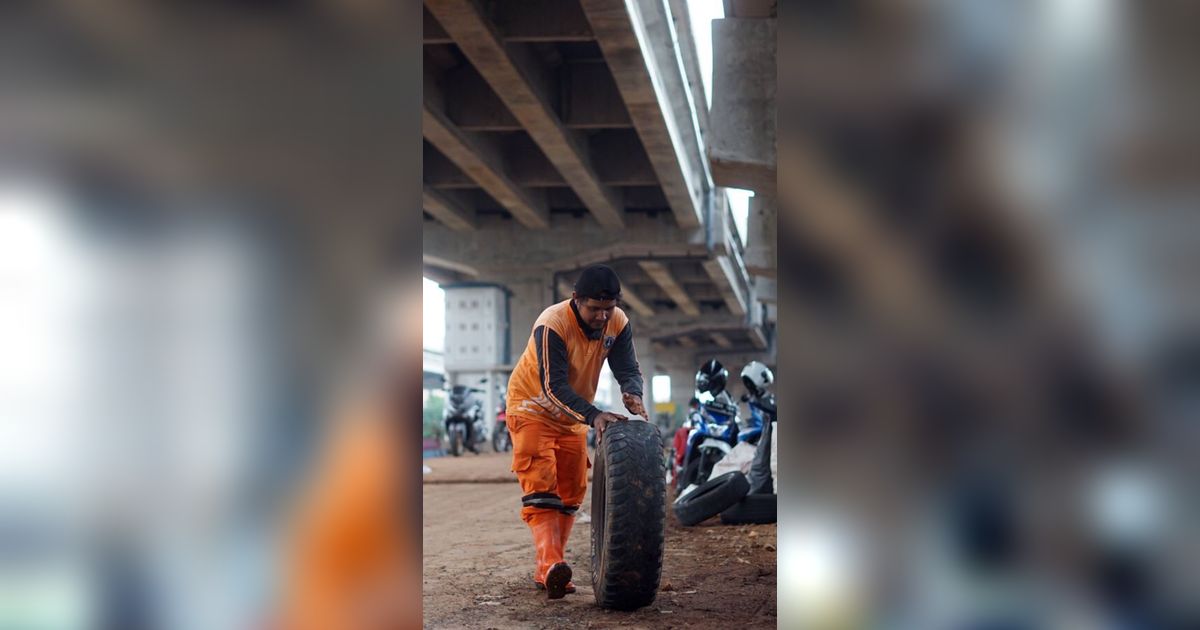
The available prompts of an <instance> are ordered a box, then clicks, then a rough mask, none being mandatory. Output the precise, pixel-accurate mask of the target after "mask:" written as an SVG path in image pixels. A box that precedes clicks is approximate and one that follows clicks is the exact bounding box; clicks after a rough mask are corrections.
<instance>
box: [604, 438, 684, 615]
mask: <svg viewBox="0 0 1200 630" xmlns="http://www.w3.org/2000/svg"><path fill="white" fill-rule="evenodd" d="M662 454H663V443H662V437H661V436H660V434H659V432H658V429H657V428H655V426H654V425H652V424H650V423H649V422H646V421H643V420H628V421H624V422H614V423H611V424H609V425H608V427H607V428H606V429H605V430H604V437H603V439H602V440H601V444H600V446H599V448H598V449H597V452H596V463H595V467H594V468H593V470H592V480H593V483H594V484H595V485H593V486H592V591H593V592H594V593H595V597H596V605H597V606H600V607H601V608H615V609H617V610H636V609H638V608H641V607H643V606H647V605H649V604H650V603H652V602H653V601H654V598H655V596H657V595H658V582H659V579H660V578H661V577H662V559H663V546H664V538H665V534H666V527H667V507H666V506H667V501H666V492H667V489H666V482H665V481H664V478H665V472H666V470H665V466H664V462H663V456H662Z"/></svg>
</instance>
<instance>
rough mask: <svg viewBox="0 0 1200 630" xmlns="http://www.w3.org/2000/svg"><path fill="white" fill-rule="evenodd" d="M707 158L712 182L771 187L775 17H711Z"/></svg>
mask: <svg viewBox="0 0 1200 630" xmlns="http://www.w3.org/2000/svg"><path fill="white" fill-rule="evenodd" d="M712 49H713V90H712V96H713V102H712V108H711V116H710V121H711V123H712V127H711V132H710V133H709V138H708V139H709V157H710V162H711V164H712V176H713V181H714V182H715V183H716V184H717V185H718V186H728V187H730V188H748V189H750V190H754V191H756V192H767V191H774V190H775V87H776V85H775V20H773V19H770V20H765V19H738V18H725V19H722V20H713V23H712Z"/></svg>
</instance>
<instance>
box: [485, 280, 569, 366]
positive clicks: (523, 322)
mask: <svg viewBox="0 0 1200 630" xmlns="http://www.w3.org/2000/svg"><path fill="white" fill-rule="evenodd" d="M486 281H487V282H495V283H496V284H500V285H503V286H504V287H506V288H507V289H508V290H509V291H510V292H511V293H510V295H509V298H508V326H509V329H508V332H509V358H508V361H509V363H516V362H517V359H519V358H520V357H521V353H522V352H524V351H525V346H526V345H528V344H529V335H530V333H532V332H533V322H535V321H537V318H538V315H541V314H542V311H544V310H546V307H548V306H550V305H551V304H553V303H554V290H553V288H552V284H553V276H552V275H551V274H549V273H546V274H543V275H534V276H525V277H519V278H513V277H495V278H487V279H486Z"/></svg>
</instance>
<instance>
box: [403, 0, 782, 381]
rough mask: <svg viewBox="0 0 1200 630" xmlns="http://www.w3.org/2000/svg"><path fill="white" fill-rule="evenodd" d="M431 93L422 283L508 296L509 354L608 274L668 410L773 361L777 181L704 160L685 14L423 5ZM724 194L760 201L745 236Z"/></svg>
mask: <svg viewBox="0 0 1200 630" xmlns="http://www.w3.org/2000/svg"><path fill="white" fill-rule="evenodd" d="M772 4H773V3H772ZM762 17H763V18H770V17H771V14H770V12H767V13H764V14H763V15H762ZM760 21H762V22H767V21H770V22H772V23H773V21H774V20H773V19H772V20H760ZM770 45H771V47H772V48H773V45H774V42H773V38H771V41H770ZM765 62H769V63H765ZM752 63H753V64H755V65H756V67H757V68H758V70H759V74H760V75H762V76H764V77H767V76H769V77H770V78H771V83H772V85H773V80H774V74H775V69H774V63H773V58H771V59H763V58H762V57H761V56H759V57H756V58H754V59H753V60H752ZM423 90H424V110H423V115H422V125H423V135H424V143H423V147H422V149H423V151H422V157H423V160H424V168H423V173H424V216H425V229H424V235H423V236H424V261H425V274H426V276H427V277H430V278H432V279H434V280H437V281H439V282H442V283H446V282H454V281H473V282H486V283H492V284H497V285H501V286H503V287H505V288H506V289H507V290H508V291H509V292H510V295H511V301H510V304H511V307H510V320H509V325H510V335H511V347H512V348H514V349H517V350H516V351H519V349H520V348H522V347H523V346H524V342H525V340H526V339H527V337H528V335H529V329H530V326H531V325H532V322H533V320H534V318H536V316H537V314H538V313H539V312H540V311H541V310H542V309H543V308H545V307H546V306H547V305H549V304H551V303H552V302H554V301H556V300H561V299H564V298H566V297H569V296H570V293H571V288H572V285H573V282H574V279H575V276H576V275H577V274H578V272H579V271H580V270H581V269H582V268H584V267H586V266H587V265H590V264H595V263H606V264H609V265H611V266H612V267H613V268H615V269H616V270H617V272H618V274H619V275H620V277H621V279H622V290H623V295H622V301H623V304H622V306H623V308H624V310H625V311H626V312H627V313H628V314H629V315H630V318H631V320H632V322H633V325H634V330H635V335H636V337H637V339H638V343H639V358H640V359H641V361H642V364H643V371H644V372H646V374H647V377H649V375H651V374H653V373H654V372H664V373H669V374H673V375H674V376H675V378H673V379H672V380H673V381H679V382H680V383H679V384H680V388H678V391H679V392H680V394H679V396H672V398H677V397H682V396H683V394H687V396H688V397H690V385H688V386H684V384H685V383H688V382H690V381H691V373H692V372H693V371H694V370H695V369H696V366H697V365H698V363H699V362H700V361H702V360H704V359H706V358H709V357H710V356H717V357H718V358H721V357H727V359H726V360H727V361H728V362H730V364H731V365H730V367H731V368H733V369H737V368H740V366H741V364H742V363H744V362H746V361H748V360H751V359H752V358H755V359H760V360H766V361H767V362H768V363H769V364H773V363H774V358H773V355H774V350H773V348H774V343H773V337H774V323H773V322H774V318H775V310H774V302H775V289H774V276H775V261H774V249H775V246H774V235H775V230H774V225H773V223H774V220H775V215H774V211H773V207H772V208H771V209H770V210H769V211H767V209H766V208H765V206H773V201H770V200H771V199H772V198H773V192H774V191H773V188H774V181H773V180H774V176H773V175H771V177H770V182H769V186H768V185H763V182H765V181H766V180H765V179H764V178H761V177H760V178H758V180H756V181H745V182H742V181H738V178H737V177H736V175H737V173H738V172H739V170H738V165H737V164H736V161H737V160H736V159H734V160H724V159H722V160H716V155H715V154H713V153H712V151H711V147H710V142H709V138H710V136H711V135H712V130H711V129H710V121H709V103H708V100H707V97H706V96H705V93H704V89H703V84H702V80H701V77H700V65H699V62H698V58H697V53H696V48H695V44H694V42H693V34H692V30H691V25H690V19H689V16H688V13H687V3H686V2H685V1H682V0H680V1H675V0H672V1H671V2H653V1H648V0H647V1H642V2H624V1H616V0H582V1H576V0H566V1H559V0H554V1H537V2H524V1H515V0H497V1H490V2H482V3H481V2H476V1H474V0H426V2H425V3H424V81H423ZM713 98H714V100H716V98H717V97H716V96H715V95H714V97H713ZM764 114H765V112H761V111H754V112H750V113H749V114H748V116H749V117H750V118H754V117H755V116H758V117H759V120H762V119H763V115H764ZM770 122H771V124H772V126H773V116H772V117H771V118H770ZM772 136H773V130H772ZM772 159H773V157H772ZM714 160H716V161H715V162H714ZM714 163H720V164H721V165H722V170H721V174H722V175H725V174H727V173H730V172H732V173H734V176H732V177H726V178H725V180H723V181H721V182H716V181H714V172H713V164H714ZM729 163H734V165H733V166H732V167H729V166H726V165H727V164H729ZM721 186H731V187H733V186H736V187H739V188H747V189H753V190H755V191H756V193H758V196H757V197H755V198H754V199H753V200H752V204H751V209H750V218H749V221H748V229H747V232H748V233H749V234H748V235H747V236H749V237H750V238H749V239H748V241H747V239H745V238H744V237H743V235H741V234H739V233H738V231H737V227H736V226H735V222H734V219H733V216H732V214H731V210H730V206H729V202H728V198H727V197H726V194H725V190H724V188H722V187H721ZM768 224H769V225H768ZM768 250H769V251H768ZM452 333H453V331H448V335H449V334H452ZM448 339H449V337H448ZM510 359H511V360H515V356H513V357H510ZM451 363H452V361H451ZM447 368H448V369H449V370H451V371H453V366H452V365H448V366H447ZM685 400H686V398H685ZM660 402H662V401H660ZM675 402H677V403H678V402H683V401H679V400H676V401H675Z"/></svg>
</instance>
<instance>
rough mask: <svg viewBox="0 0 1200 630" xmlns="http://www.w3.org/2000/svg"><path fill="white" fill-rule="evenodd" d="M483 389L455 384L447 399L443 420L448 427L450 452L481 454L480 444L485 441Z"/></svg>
mask: <svg viewBox="0 0 1200 630" xmlns="http://www.w3.org/2000/svg"><path fill="white" fill-rule="evenodd" d="M483 393H485V392H484V391H483V390H481V389H475V388H474V387H467V386H466V385H454V386H453V387H451V388H450V395H449V396H448V397H447V399H446V409H445V411H444V412H443V413H442V422H443V423H444V424H445V427H446V443H447V446H448V447H449V448H448V450H449V451H450V454H451V455H453V456H455V457H458V456H459V455H462V453H463V450H468V451H471V452H472V453H475V454H477V455H478V454H479V449H477V448H476V446H477V445H478V444H481V443H482V442H483V441H484V439H485V438H484V426H483V399H482V398H481V397H480V394H483Z"/></svg>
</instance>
